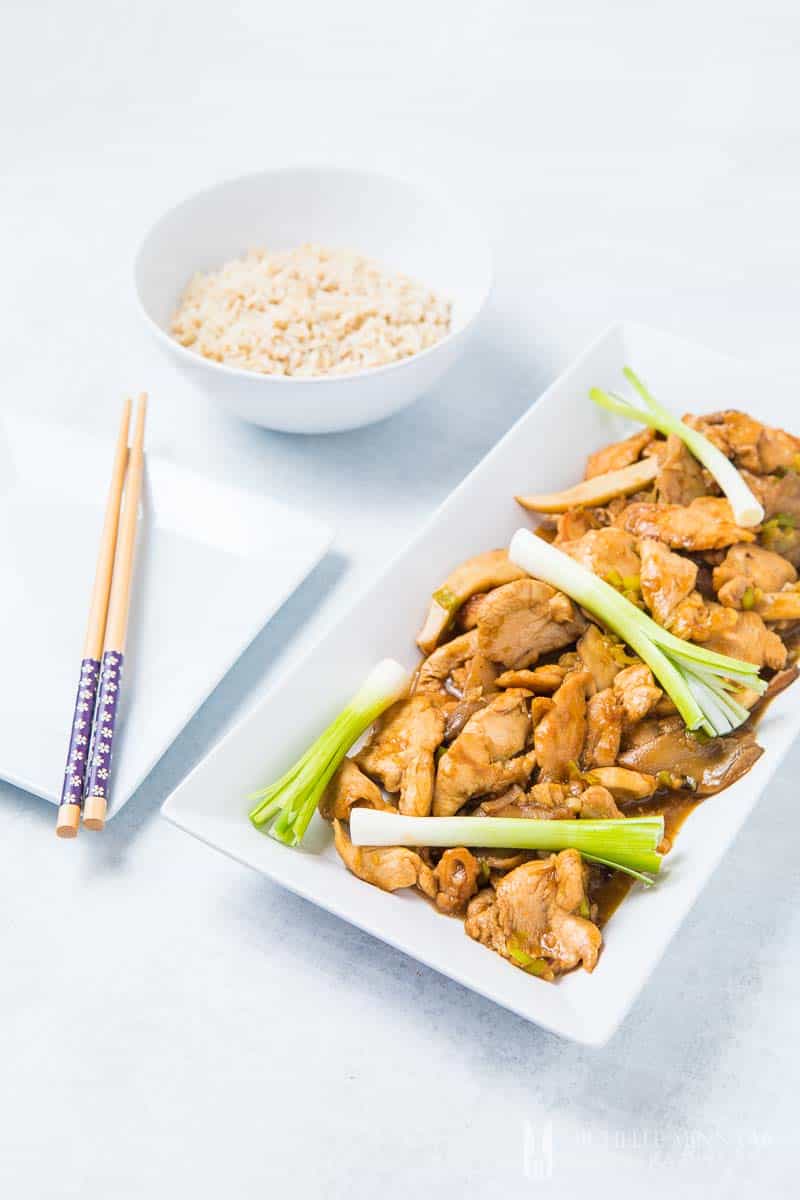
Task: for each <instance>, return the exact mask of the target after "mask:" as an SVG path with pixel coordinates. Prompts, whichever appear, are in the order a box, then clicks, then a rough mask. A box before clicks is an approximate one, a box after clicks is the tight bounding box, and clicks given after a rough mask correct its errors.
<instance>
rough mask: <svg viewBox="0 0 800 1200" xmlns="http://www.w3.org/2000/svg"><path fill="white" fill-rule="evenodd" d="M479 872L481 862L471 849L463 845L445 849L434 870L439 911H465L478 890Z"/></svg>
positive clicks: (452, 912)
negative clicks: (471, 852) (468, 902)
mask: <svg viewBox="0 0 800 1200" xmlns="http://www.w3.org/2000/svg"><path fill="white" fill-rule="evenodd" d="M479 873H480V864H479V863H478V860H477V859H476V858H474V857H473V855H472V854H470V852H469V850H466V849H465V848H464V847H463V846H459V847H457V848H455V849H453V850H445V852H444V854H443V855H442V857H441V858H440V859H439V862H438V864H437V866H436V867H435V869H434V872H433V877H434V879H435V880H436V886H437V888H438V889H439V890H438V891H437V893H436V907H437V908H438V909H439V911H440V912H444V913H448V914H450V915H452V914H454V913H461V912H463V911H464V909H465V908H466V907H467V901H468V900H470V899H471V898H472V896H474V895H475V893H476V892H477V890H478V875H479Z"/></svg>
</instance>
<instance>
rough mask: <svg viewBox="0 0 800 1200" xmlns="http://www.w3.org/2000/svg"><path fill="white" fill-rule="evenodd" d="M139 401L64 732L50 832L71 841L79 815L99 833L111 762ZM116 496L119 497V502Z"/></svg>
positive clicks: (121, 458)
mask: <svg viewBox="0 0 800 1200" xmlns="http://www.w3.org/2000/svg"><path fill="white" fill-rule="evenodd" d="M146 415H147V396H146V395H145V394H144V393H143V394H142V395H141V396H140V397H139V400H138V405H137V411H136V422H135V426H134V431H133V442H132V444H131V446H130V449H129V447H128V433H129V430H130V423H131V402H130V399H128V400H126V401H125V405H124V407H123V410H122V420H121V422H120V428H119V435H118V437H117V445H116V450H115V453H114V466H113V469H112V472H111V486H110V488H109V492H108V500H107V502H106V512H105V519H104V521H103V532H102V535H101V537H100V552H99V554H98V557H97V567H96V570H95V577H94V586H93V588H92V598H91V604H90V607H89V619H88V622H87V626H86V638H85V641H84V646H83V659H82V661H81V673H80V680H79V683H78V695H77V698H76V700H75V712H74V714H73V718H72V732H71V735H70V741H69V751H68V753H67V765H66V768H65V771H64V785H63V788H62V791H61V800H60V802H59V806H58V819H57V821H56V834H57V835H58V837H62V838H74V837H76V836H77V833H78V826H79V824H80V819H81V813H83V823H84V825H85V826H86V828H87V829H102V828H103V826H104V825H105V821H106V809H107V807H108V797H109V791H110V784H111V757H112V752H113V744H114V729H115V725H116V718H117V708H118V704H119V696H120V676H121V674H122V665H123V660H124V656H125V638H126V634H127V631H128V613H129V610H130V598H131V579H132V575H133V557H134V550H135V547H136V528H137V524H138V516H139V501H140V499H141V494H142V480H143V477H144V425H145V417H146ZM123 495H124V499H123Z"/></svg>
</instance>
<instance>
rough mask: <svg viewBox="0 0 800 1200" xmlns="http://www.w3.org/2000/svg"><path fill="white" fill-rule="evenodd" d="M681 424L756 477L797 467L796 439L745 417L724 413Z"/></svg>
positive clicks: (688, 418) (799, 445)
mask: <svg viewBox="0 0 800 1200" xmlns="http://www.w3.org/2000/svg"><path fill="white" fill-rule="evenodd" d="M684 421H685V422H686V424H687V425H690V426H691V427H692V428H693V429H697V430H699V431H700V433H703V434H705V436H706V437H707V438H708V439H709V441H711V442H713V443H714V445H716V446H717V447H718V448H719V449H720V450H721V451H722V453H723V454H725V455H727V457H728V458H731V459H733V461H734V462H735V464H736V466H737V467H740V468H744V469H745V470H747V471H753V472H754V473H755V474H757V475H769V474H771V473H772V472H774V471H777V470H779V469H781V468H783V469H789V468H792V467H794V468H797V466H798V465H799V464H800V458H798V456H799V455H800V438H796V437H793V436H792V434H790V433H786V432H785V430H783V429H774V428H771V427H770V426H769V425H762V424H761V422H760V421H756V420H755V419H754V418H753V417H750V416H748V415H747V414H746V413H743V412H737V411H736V410H735V409H727V410H725V411H724V412H717V413H711V414H709V415H708V416H703V417H695V416H691V415H689V416H686V417H684Z"/></svg>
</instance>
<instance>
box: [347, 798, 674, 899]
mask: <svg viewBox="0 0 800 1200" xmlns="http://www.w3.org/2000/svg"><path fill="white" fill-rule="evenodd" d="M663 837H664V818H663V817H659V816H654V817H628V818H622V819H621V820H620V819H617V820H608V821H582V820H578V821H570V820H567V821H538V820H535V819H533V818H531V819H528V818H527V817H405V816H401V815H400V814H399V813H390V812H379V811H378V810H377V809H372V808H354V809H353V810H352V812H351V814H350V839H351V841H352V843H353V845H354V846H483V847H487V848H489V847H491V848H494V849H502V850H554V851H558V850H570V849H572V850H578V851H579V852H580V853H581V854H582V855H584V857H586V858H589V859H590V860H591V861H592V862H602V863H603V865H604V866H609V867H615V868H616V869H617V870H620V871H626V872H627V873H628V874H633V875H635V876H636V878H640V877H641V873H642V872H647V873H649V874H653V875H655V874H658V871H659V868H660V866H661V855H660V854H658V853H657V847H658V846H659V844H660V843H661V841H662V839H663ZM645 882H648V881H647V880H646V881H645Z"/></svg>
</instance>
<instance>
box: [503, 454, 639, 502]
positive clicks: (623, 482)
mask: <svg viewBox="0 0 800 1200" xmlns="http://www.w3.org/2000/svg"><path fill="white" fill-rule="evenodd" d="M657 474H658V463H657V462H656V460H655V459H654V458H642V459H640V460H639V461H638V462H634V463H631V464H630V466H627V467H622V469H621V470H619V471H609V472H608V473H607V474H606V475H595V476H593V478H592V479H584V481H583V483H577V484H576V485H575V486H574V487H571V488H566V489H565V491H563V492H544V493H542V494H540V495H538V496H517V498H516V499H517V503H518V504H521V505H522V507H523V508H527V509H530V510H531V511H532V512H542V513H563V512H566V511H567V509H570V508H597V507H598V506H599V505H601V504H608V502H609V500H613V499H614V498H615V497H616V496H630V495H631V494H632V493H633V492H640V491H641V490H642V489H643V488H646V487H647V485H648V484H649V483H652V482H653V480H654V479H655V477H656V475H657Z"/></svg>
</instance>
